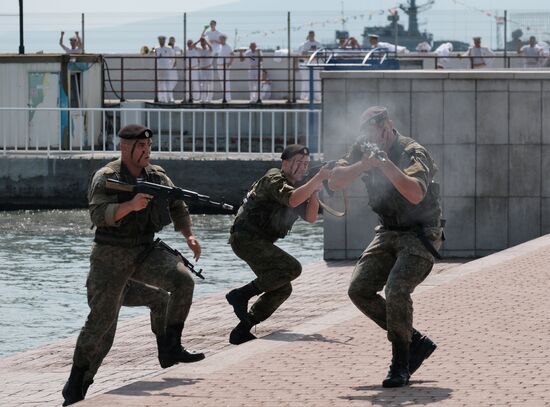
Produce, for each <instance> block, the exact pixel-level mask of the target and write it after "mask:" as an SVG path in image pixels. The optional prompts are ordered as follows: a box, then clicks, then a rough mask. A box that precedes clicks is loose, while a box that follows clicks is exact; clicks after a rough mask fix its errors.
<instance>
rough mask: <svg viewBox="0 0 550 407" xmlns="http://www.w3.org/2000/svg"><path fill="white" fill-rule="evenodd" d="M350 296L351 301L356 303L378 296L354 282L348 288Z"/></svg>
mask: <svg viewBox="0 0 550 407" xmlns="http://www.w3.org/2000/svg"><path fill="white" fill-rule="evenodd" d="M348 296H349V298H350V299H351V301H352V302H354V303H355V302H356V301H357V300H359V299H362V300H365V299H369V298H371V297H374V296H376V292H375V291H373V290H371V289H368V288H366V287H365V286H363V285H360V284H357V283H354V282H352V283H351V284H350V285H349V287H348Z"/></svg>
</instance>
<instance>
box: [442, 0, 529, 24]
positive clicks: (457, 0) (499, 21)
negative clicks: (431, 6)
mask: <svg viewBox="0 0 550 407" xmlns="http://www.w3.org/2000/svg"><path fill="white" fill-rule="evenodd" d="M452 2H453V3H455V4H457V5H459V6H462V7H464V8H467V9H470V10H474V11H478V12H480V13H483V14H485V15H486V16H487V17H490V18H494V19H495V22H496V23H497V24H504V23H505V22H506V21H505V18H504V17H503V16H497V15H494V14H493V13H491V12H490V11H489V10H482V9H480V8H477V7H474V6H471V5H469V4H466V3H464V2H462V1H460V0H452ZM508 22H509V23H512V24H515V25H517V26H518V27H521V28H525V30H526V31H530V30H531V27H530V26H528V25H525V24H522V23H520V22H518V21H514V20H511V19H509V18H508Z"/></svg>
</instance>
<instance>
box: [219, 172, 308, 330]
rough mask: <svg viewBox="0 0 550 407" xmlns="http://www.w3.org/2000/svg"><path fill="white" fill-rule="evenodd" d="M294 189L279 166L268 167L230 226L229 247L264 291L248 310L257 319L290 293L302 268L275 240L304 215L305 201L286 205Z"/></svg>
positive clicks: (262, 318)
mask: <svg viewBox="0 0 550 407" xmlns="http://www.w3.org/2000/svg"><path fill="white" fill-rule="evenodd" d="M294 189H295V188H294V186H292V185H290V184H289V183H288V180H287V179H286V177H285V176H284V174H283V172H282V171H281V170H280V169H278V168H272V169H270V170H269V171H267V173H266V174H265V175H264V176H263V177H262V178H260V179H259V180H258V181H257V182H256V183H254V185H253V186H252V188H251V189H250V191H249V192H248V195H247V197H246V199H245V202H244V203H243V205H242V206H241V207H240V208H239V212H238V213H237V218H236V219H235V223H234V224H233V226H232V228H231V237H230V239H229V243H230V244H231V248H232V249H233V251H234V252H235V254H236V255H237V256H239V257H240V258H241V259H243V260H244V261H246V263H247V264H248V265H249V266H250V268H251V269H252V271H253V272H254V274H256V276H257V278H256V279H255V280H254V284H255V285H256V287H257V288H258V289H259V290H260V291H262V292H263V294H262V295H261V296H260V297H259V298H258V300H257V301H256V302H255V303H254V304H253V305H252V307H251V308H250V311H249V315H250V316H251V317H252V320H253V321H255V322H256V323H258V322H261V321H265V320H266V319H267V318H268V317H269V316H270V315H271V314H273V312H275V310H276V309H277V308H279V306H280V305H281V304H282V303H283V302H284V301H285V300H286V299H287V298H288V297H289V296H290V294H291V292H292V285H291V283H290V282H291V281H292V280H294V279H296V278H297V277H298V276H299V275H300V273H301V272H302V265H301V264H300V262H298V260H296V259H295V258H294V257H292V256H291V255H290V254H288V253H286V252H285V251H284V250H282V249H280V248H279V247H277V246H276V245H275V244H274V243H275V242H276V241H277V239H279V238H284V237H285V236H286V235H287V234H288V232H290V229H291V228H292V225H293V224H294V222H295V221H296V220H297V219H298V216H301V217H302V218H304V217H305V210H306V207H307V203H303V204H302V205H299V206H298V207H296V208H291V207H290V206H289V199H290V195H291V194H292V191H294Z"/></svg>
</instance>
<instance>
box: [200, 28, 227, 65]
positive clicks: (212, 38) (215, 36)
mask: <svg viewBox="0 0 550 407" xmlns="http://www.w3.org/2000/svg"><path fill="white" fill-rule="evenodd" d="M216 24H217V23H216V20H211V21H210V30H208V25H205V26H204V30H203V31H202V34H201V37H203V36H204V37H206V39H207V40H208V42H209V43H210V46H211V47H212V55H213V56H215V57H216V56H217V55H218V53H219V52H220V48H221V41H220V37H221V36H222V35H223V34H222V33H221V32H219V31H218V30H216ZM207 30H208V31H207ZM225 38H226V39H227V36H226V37H225Z"/></svg>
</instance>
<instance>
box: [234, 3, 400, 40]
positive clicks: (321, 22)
mask: <svg viewBox="0 0 550 407" xmlns="http://www.w3.org/2000/svg"><path fill="white" fill-rule="evenodd" d="M392 10H395V12H397V6H394V7H391V8H390V9H389V12H390V13H392ZM387 12H388V10H387V9H379V10H373V11H370V12H369V13H361V14H355V15H350V16H345V17H343V16H337V17H332V18H329V19H326V20H319V21H309V22H307V23H303V24H300V25H295V26H291V27H290V30H291V31H292V32H297V31H301V30H303V29H311V28H314V27H319V26H320V27H326V26H327V25H328V24H345V23H347V22H348V21H351V20H354V21H357V20H364V19H365V18H367V19H368V21H370V20H372V17H373V16H381V15H384V14H386V13H387ZM285 31H287V27H281V28H276V29H273V30H267V31H263V30H255V31H248V32H245V33H242V34H241V33H239V34H238V35H237V38H236V40H237V41H239V40H241V38H243V37H245V38H246V37H249V36H263V37H267V36H269V35H273V34H276V33H278V32H285Z"/></svg>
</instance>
